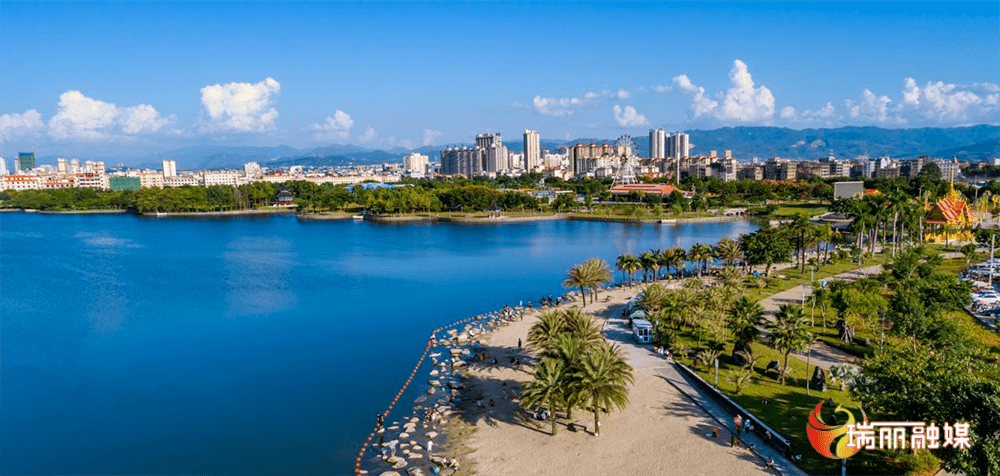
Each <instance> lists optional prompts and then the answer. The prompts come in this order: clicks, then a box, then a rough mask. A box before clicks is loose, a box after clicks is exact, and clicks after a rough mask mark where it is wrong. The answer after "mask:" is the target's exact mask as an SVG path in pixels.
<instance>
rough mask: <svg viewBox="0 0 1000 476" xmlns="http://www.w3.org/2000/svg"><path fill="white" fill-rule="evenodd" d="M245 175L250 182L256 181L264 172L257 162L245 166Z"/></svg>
mask: <svg viewBox="0 0 1000 476" xmlns="http://www.w3.org/2000/svg"><path fill="white" fill-rule="evenodd" d="M243 175H244V176H245V177H246V178H247V181H248V182H249V181H250V180H251V179H255V178H257V177H260V176H261V175H263V171H262V170H261V168H260V164H258V163H257V162H247V163H245V164H243Z"/></svg>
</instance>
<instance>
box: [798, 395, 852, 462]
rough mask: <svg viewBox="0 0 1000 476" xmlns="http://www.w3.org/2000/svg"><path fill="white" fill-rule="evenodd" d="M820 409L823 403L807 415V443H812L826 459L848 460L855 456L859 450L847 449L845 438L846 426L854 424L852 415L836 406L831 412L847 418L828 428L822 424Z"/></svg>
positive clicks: (846, 439)
mask: <svg viewBox="0 0 1000 476" xmlns="http://www.w3.org/2000/svg"><path fill="white" fill-rule="evenodd" d="M822 407H823V402H819V403H818V404H817V405H816V408H814V409H813V411H812V413H810V414H809V423H808V424H807V425H806V432H807V433H808V435H809V442H810V443H812V446H813V448H815V449H816V451H817V452H819V454H821V455H823V456H826V457H827V458H835V459H841V458H850V457H851V456H854V455H855V454H857V453H858V451H860V450H861V448H860V447H855V448H849V447H847V443H848V438H847V437H846V435H847V425H852V424H854V415H853V414H851V412H849V411H847V410H846V409H844V407H842V406H840V405H837V408H835V409H834V411H833V412H834V413H843V414H844V415H846V416H847V421H846V422H845V423H844V424H843V425H840V426H829V425H827V424H826V423H823V417H822V416H821V415H820V409H821V408H822Z"/></svg>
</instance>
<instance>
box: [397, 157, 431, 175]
mask: <svg viewBox="0 0 1000 476" xmlns="http://www.w3.org/2000/svg"><path fill="white" fill-rule="evenodd" d="M427 159H428V157H427V156H426V155H424V154H420V153H417V152H411V153H410V155H407V156H405V157H403V170H409V171H410V172H416V173H419V174H425V173H427Z"/></svg>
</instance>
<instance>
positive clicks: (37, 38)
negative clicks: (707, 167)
mask: <svg viewBox="0 0 1000 476" xmlns="http://www.w3.org/2000/svg"><path fill="white" fill-rule="evenodd" d="M4 7H5V8H4V9H3V11H2V12H0V19H2V21H3V24H4V25H5V27H4V29H3V32H2V33H0V57H2V58H3V60H4V63H5V66H6V68H4V71H3V73H0V74H2V78H0V79H2V82H3V84H4V88H3V89H2V90H0V114H2V119H0V135H2V142H0V155H3V156H4V157H11V156H13V155H15V154H16V153H17V152H18V151H20V150H36V151H38V150H50V151H52V152H55V153H68V152H71V151H81V152H80V153H81V154H87V153H95V152H105V153H106V154H107V155H119V156H121V155H125V156H129V155H131V156H134V157H138V156H144V155H148V154H150V153H155V152H157V151H162V150H167V149H172V148H176V147H183V146H190V145H201V144H228V145H258V146H276V145H281V144H287V145H291V146H293V147H311V146H322V145H328V144H333V143H351V144H357V145H361V146H365V147H370V148H373V149H374V148H381V149H388V148H391V147H403V148H413V147H419V146H421V145H444V144H467V143H468V141H469V138H470V137H474V136H475V135H476V134H479V133H482V132H486V131H491V132H496V133H500V134H507V135H508V137H511V138H515V137H520V136H521V133H522V132H523V131H524V130H525V129H532V130H537V131H539V132H540V135H541V137H542V138H543V139H555V140H565V139H571V138H576V137H581V136H584V137H585V136H592V137H617V136H618V135H621V134H626V133H627V134H632V135H633V136H636V137H642V136H643V135H645V133H646V132H647V131H648V130H649V129H653V128H663V129H664V130H666V131H668V132H670V131H680V130H689V129H695V128H708V129H710V128H715V127H724V126H738V125H773V126H781V127H790V128H795V129H803V128H811V127H839V126H851V125H875V126H880V127H889V128H898V127H921V126H932V127H953V126H962V125H972V124H982V123H986V124H996V123H998V122H1000V120H998V117H1000V86H998V85H997V84H996V79H995V78H996V74H995V71H997V70H1000V59H998V58H1000V38H998V37H997V35H996V34H995V32H996V31H997V26H998V23H1000V14H998V13H997V11H996V9H995V4H992V3H989V2H972V3H934V2H926V3H924V2H917V3H913V2H890V3H877V4H858V3H818V4H813V3H809V4H802V3H768V4H758V3H725V4H717V3H711V4H709V3H704V4H702V3H695V4H693V5H686V4H673V3H639V4H621V3H596V4H589V3H584V4H580V3H546V4H531V5H502V6H497V5H493V4H478V3H476V4H469V3H457V4H454V3H447V4H443V3H421V2H416V3H403V4H396V3H393V4H386V3H374V4H370V3H366V4H339V3H338V4H276V3H266V2H264V3H251V4H215V3H211V4H208V3H194V4H187V3H180V4H173V3H167V4H128V3H126V4H119V3H115V4H107V3H99V4H86V5H83V4H48V3H42V4H30V3H24V4H22V3H8V4H5V6H4ZM71 20H72V21H71ZM463 22H465V23H466V24H473V23H475V22H478V23H480V24H482V25H483V28H478V29H475V30H476V31H477V34H470V33H468V31H470V30H469V29H468V28H464V27H463V26H462V25H463ZM331 25H332V26H334V27H333V28H330V26H331ZM574 29H575V30H576V33H575V34H574V33H573V32H574Z"/></svg>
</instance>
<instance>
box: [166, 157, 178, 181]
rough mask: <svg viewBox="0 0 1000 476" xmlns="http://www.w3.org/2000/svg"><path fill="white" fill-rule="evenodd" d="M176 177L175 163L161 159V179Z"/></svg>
mask: <svg viewBox="0 0 1000 476" xmlns="http://www.w3.org/2000/svg"><path fill="white" fill-rule="evenodd" d="M176 176H177V162H175V161H174V160H172V159H163V177H164V178H167V177H176Z"/></svg>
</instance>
